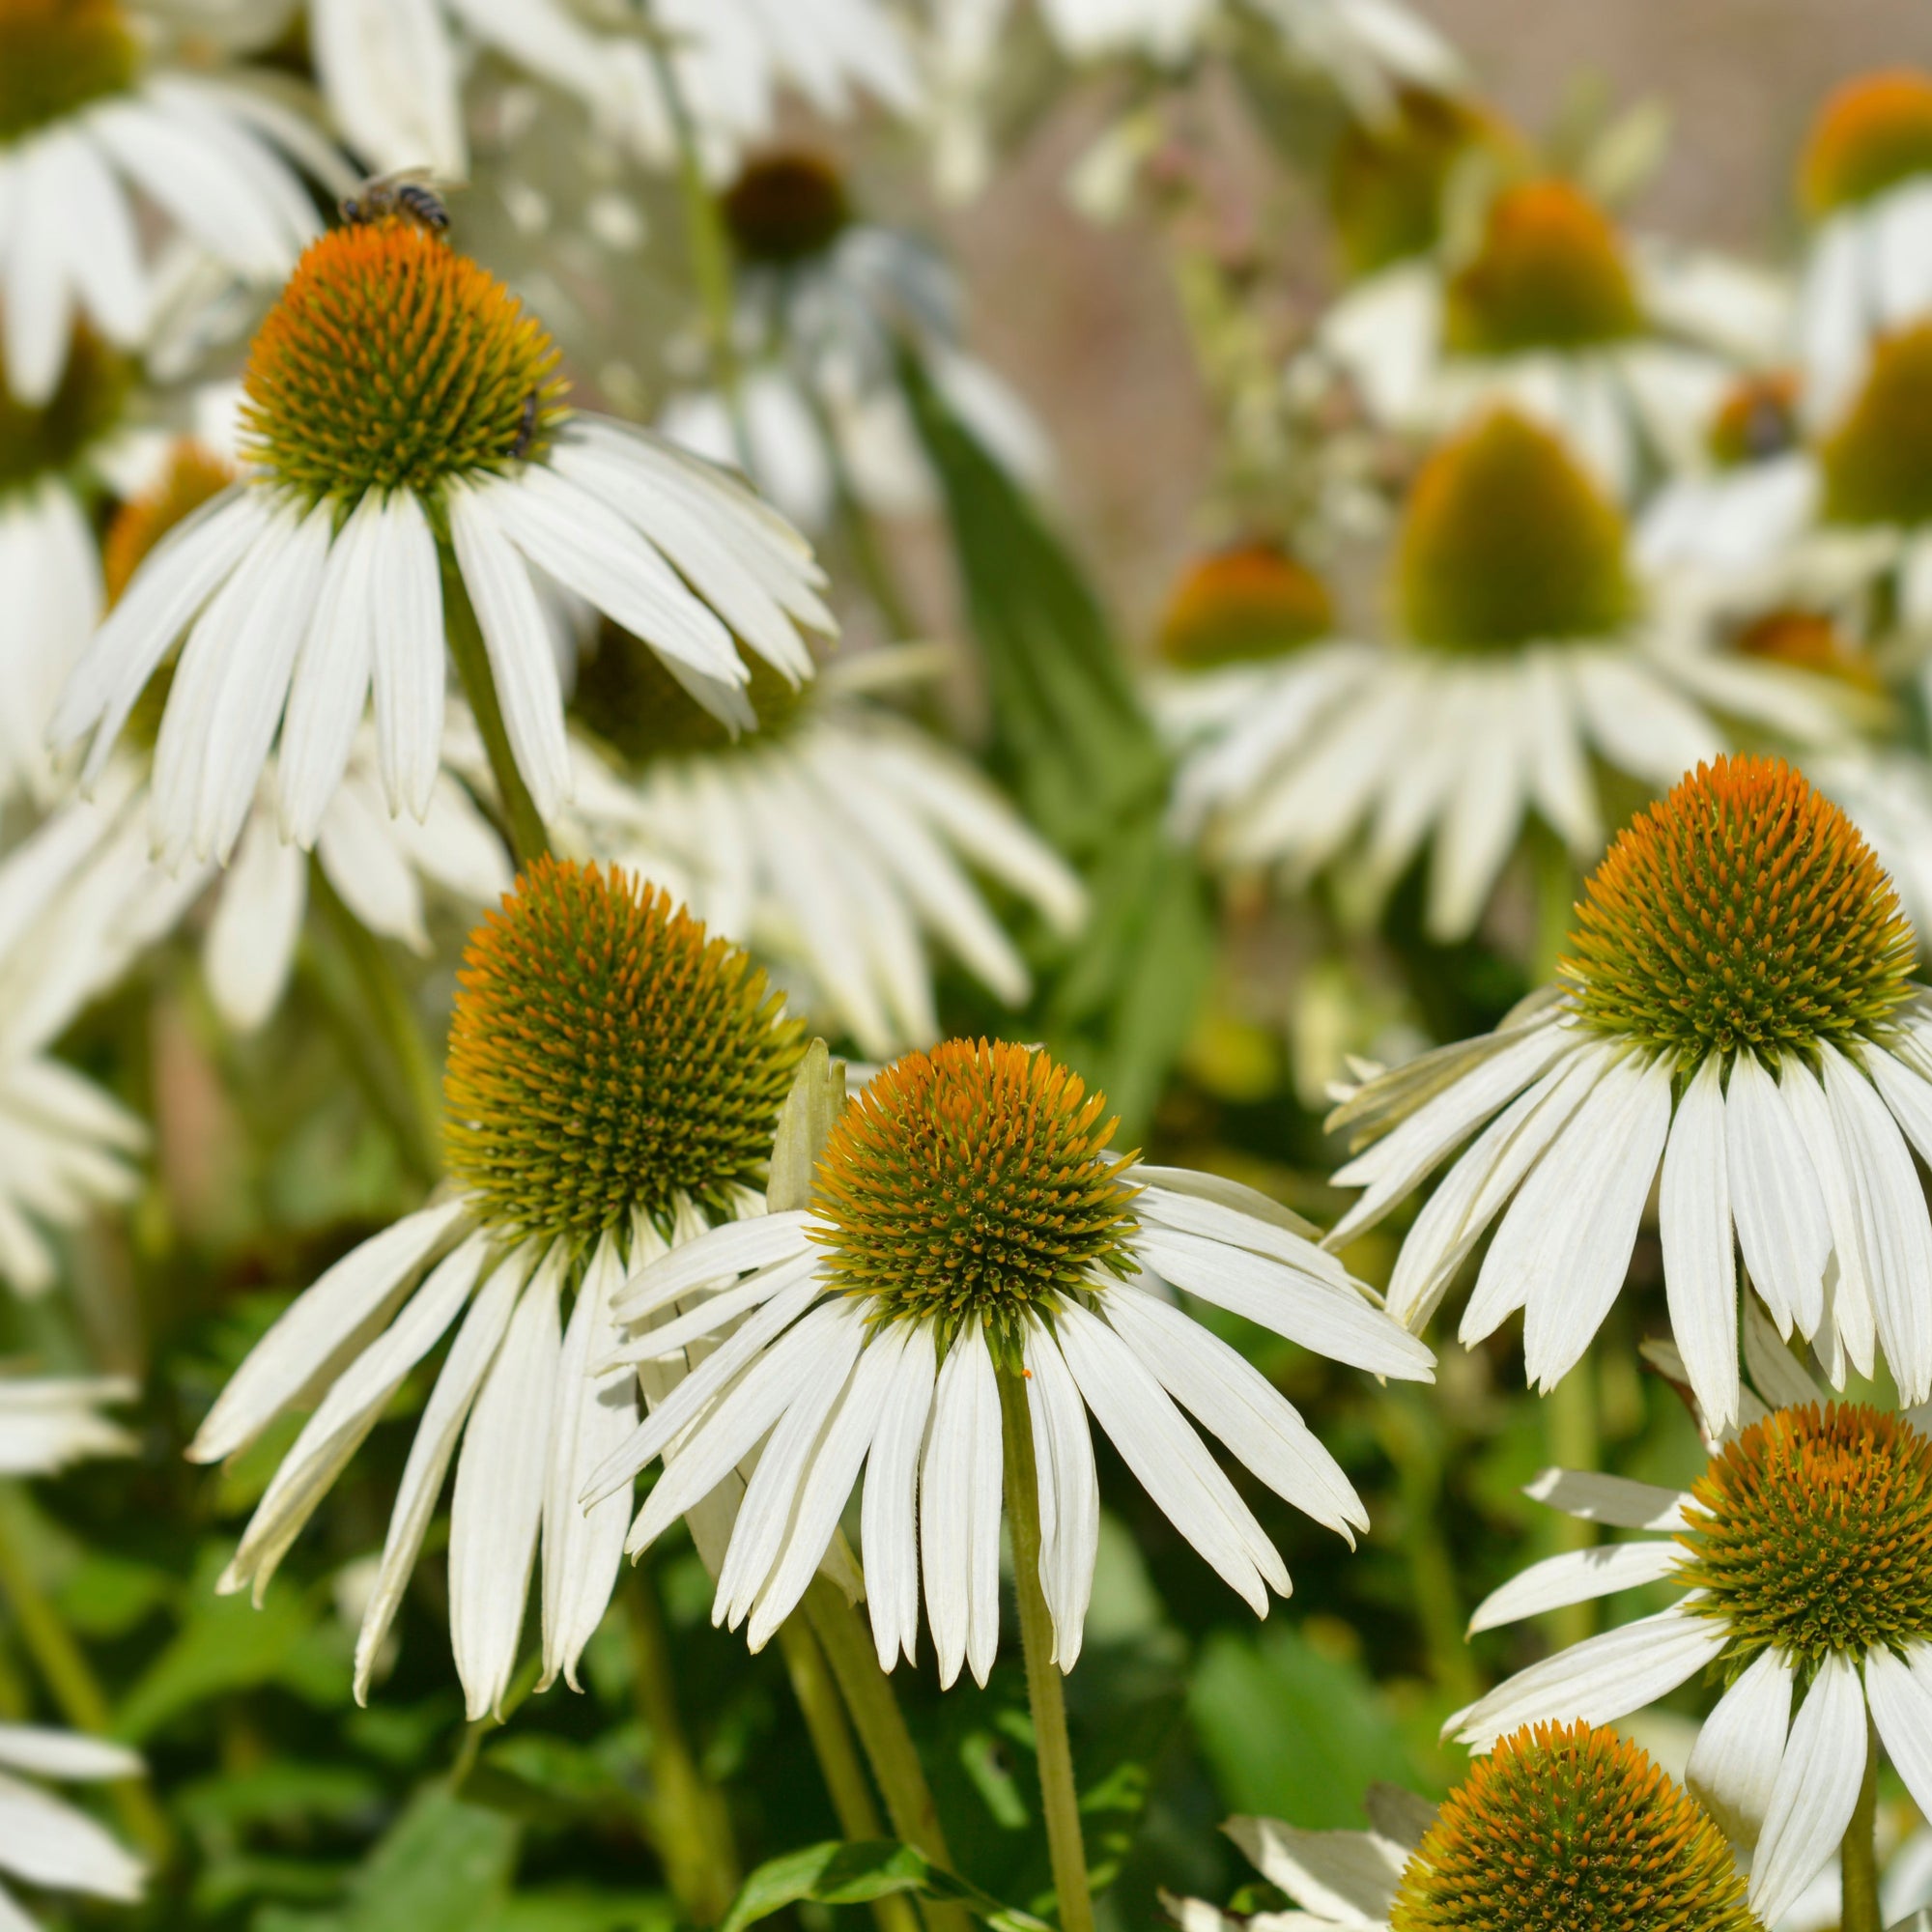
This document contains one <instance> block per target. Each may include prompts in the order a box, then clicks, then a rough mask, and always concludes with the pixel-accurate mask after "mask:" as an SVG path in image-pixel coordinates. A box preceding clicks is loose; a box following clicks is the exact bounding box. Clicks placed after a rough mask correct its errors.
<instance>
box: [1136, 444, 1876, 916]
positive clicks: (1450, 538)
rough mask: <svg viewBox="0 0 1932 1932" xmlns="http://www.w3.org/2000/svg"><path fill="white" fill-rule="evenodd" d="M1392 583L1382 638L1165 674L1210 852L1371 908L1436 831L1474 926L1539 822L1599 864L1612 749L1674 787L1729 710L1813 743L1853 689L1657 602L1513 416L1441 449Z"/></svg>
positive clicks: (1189, 817) (1413, 512)
mask: <svg viewBox="0 0 1932 1932" xmlns="http://www.w3.org/2000/svg"><path fill="white" fill-rule="evenodd" d="M1240 575H1241V578H1242V579H1246V578H1248V577H1250V576H1253V575H1256V573H1252V572H1250V571H1248V570H1247V568H1246V566H1245V564H1243V566H1242V567H1241V572H1240ZM1391 580H1392V581H1391V582H1390V584H1389V586H1388V590H1389V597H1388V602H1389V606H1390V612H1389V616H1390V622H1389V635H1388V637H1387V639H1386V641H1385V642H1384V643H1382V644H1379V645H1372V644H1369V643H1365V642H1356V641H1352V640H1349V639H1333V638H1331V639H1326V640H1323V641H1321V642H1316V643H1303V644H1301V645H1299V646H1298V647H1297V648H1296V649H1295V650H1294V651H1293V654H1292V655H1283V656H1278V657H1277V659H1276V660H1275V661H1274V662H1272V663H1267V664H1231V665H1228V666H1226V667H1224V668H1220V669H1217V670H1212V671H1208V672H1205V673H1202V674H1199V675H1197V676H1192V677H1185V678H1183V677H1179V676H1177V677H1172V678H1170V679H1169V680H1168V681H1167V685H1166V687H1165V688H1164V689H1163V691H1162V693H1161V695H1160V702H1161V708H1162V712H1163V715H1164V717H1165V718H1166V719H1167V721H1168V723H1169V725H1170V726H1171V727H1172V729H1173V731H1174V734H1175V735H1176V736H1177V737H1178V738H1180V739H1182V740H1183V741H1187V743H1188V750H1187V753H1186V755H1185V757H1184V758H1183V760H1182V763H1181V766H1180V769H1179V775H1178V778H1177V781H1176V802H1175V811H1176V817H1177V820H1178V822H1179V826H1180V828H1181V829H1182V830H1183V831H1185V832H1190V833H1194V832H1198V833H1199V834H1200V836H1201V837H1202V838H1203V840H1204V844H1205V847H1206V850H1207V853H1208V857H1209V858H1210V860H1212V861H1213V862H1214V863H1215V864H1217V865H1218V866H1220V867H1226V868H1231V869H1236V870H1238V869H1253V868H1261V867H1267V868H1271V869H1273V870H1275V871H1277V872H1278V873H1279V875H1280V876H1281V878H1282V880H1283V882H1284V884H1286V885H1287V886H1288V887H1289V888H1290V889H1291V890H1298V889H1300V888H1302V887H1304V886H1305V885H1307V884H1308V883H1309V881H1310V880H1312V879H1313V878H1314V877H1316V876H1317V875H1318V874H1321V873H1323V872H1327V873H1329V874H1330V875H1334V876H1339V877H1341V878H1343V879H1345V880H1346V883H1347V886H1348V888H1349V890H1350V893H1351V895H1354V897H1355V900H1356V902H1357V903H1374V902H1377V901H1378V900H1380V899H1381V898H1383V897H1385V895H1387V894H1388V892H1389V891H1390V890H1391V889H1392V888H1393V887H1394V885H1395V884H1396V882H1397V881H1398V880H1399V879H1400V878H1401V877H1402V876H1403V874H1404V873H1405V872H1406V870H1407V869H1408V867H1410V866H1411V865H1412V864H1414V862H1415V861H1416V859H1417V857H1418V856H1419V854H1420V853H1421V852H1422V851H1423V848H1424V847H1425V846H1428V847H1430V854H1429V868H1428V882H1427V886H1428V896H1427V906H1426V911H1427V919H1428V923H1429V929H1430V931H1431V932H1432V934H1433V935H1435V937H1437V938H1439V939H1443V940H1456V939H1461V938H1463V937H1465V936H1466V935H1467V934H1468V933H1470V932H1471V931H1472V930H1473V929H1474V928H1475V926H1476V923H1477V922H1478V920H1479V919H1480V917H1481V916H1482V913H1483V911H1484V909H1485V907H1486V906H1487V905H1488V904H1489V902H1490V899H1491V895H1492V893H1493V892H1494V890H1495V888H1496V885H1497V882H1498V880H1499V879H1500V878H1501V876H1502V874H1503V872H1504V868H1505V867H1507V865H1508V863H1509V861H1510V859H1511V857H1512V855H1513V854H1514V852H1515V851H1516V849H1517V846H1518V842H1519V838H1520V835H1521V833H1522V830H1523V827H1524V824H1525V822H1526V820H1527V819H1528V818H1529V817H1530V816H1531V815H1532V814H1534V816H1535V817H1537V818H1538V819H1540V820H1542V821H1543V822H1544V823H1545V824H1546V825H1548V827H1549V828H1550V829H1551V830H1552V831H1554V832H1555V833H1556V834H1557V835H1558V836H1559V837H1560V838H1562V840H1563V842H1564V844H1565V845H1566V846H1567V848H1568V849H1569V851H1570V853H1571V855H1572V857H1573V859H1574V860H1575V861H1576V862H1577V865H1578V866H1584V865H1588V864H1590V863H1591V862H1593V861H1594V860H1595V859H1596V858H1597V857H1598V855H1599V854H1600V853H1601V852H1602V851H1603V848H1604V837H1605V823H1604V821H1605V812H1604V809H1603V804H1602V791H1603V782H1602V780H1601V779H1600V777H1599V775H1598V767H1599V765H1600V764H1601V765H1603V766H1607V767H1608V768H1610V769H1611V770H1613V771H1616V772H1621V773H1623V774H1626V775H1627V776H1628V777H1631V778H1634V779H1636V780H1638V781H1640V782H1642V783H1643V784H1644V785H1646V786H1647V787H1655V788H1662V787H1663V786H1665V785H1668V784H1671V783H1674V782H1675V781H1676V780H1677V779H1678V778H1679V777H1681V776H1682V774H1683V773H1684V772H1685V771H1686V770H1687V769H1689V768H1690V766H1691V765H1694V764H1695V763H1697V762H1698V760H1700V759H1704V758H1709V757H1712V756H1715V755H1717V753H1719V751H1720V750H1721V749H1722V747H1723V744H1724V742H1725V738H1726V736H1727V733H1728V732H1729V730H1730V729H1732V728H1733V721H1749V722H1751V723H1754V724H1756V725H1759V726H1760V727H1763V728H1768V729H1775V730H1777V731H1779V732H1780V733H1781V734H1786V735H1791V736H1794V737H1795V739H1796V741H1797V742H1800V743H1807V742H1810V741H1812V740H1813V739H1815V738H1816V737H1817V736H1818V735H1819V733H1820V732H1821V731H1823V730H1824V729H1826V728H1827V721H1828V720H1833V719H1834V718H1836V717H1837V716H1838V713H1839V710H1840V709H1841V708H1842V706H1843V704H1844V702H1845V701H1846V696H1845V694H1844V693H1843V691H1842V690H1841V689H1837V688H1834V687H1833V686H1832V685H1831V684H1828V683H1827V682H1826V681H1824V680H1823V679H1820V678H1817V677H1814V676H1811V675H1809V674H1807V673H1806V672H1804V671H1801V670H1798V669H1795V668H1792V667H1790V666H1788V665H1782V664H1776V663H1773V662H1770V661H1766V660H1751V659H1743V658H1739V657H1738V656H1736V655H1735V654H1732V653H1720V652H1719V651H1718V650H1716V649H1714V648H1711V647H1710V646H1709V645H1708V644H1707V643H1705V642H1704V641H1702V640H1700V639H1698V638H1696V637H1690V636H1687V635H1686V634H1685V631H1684V628H1683V627H1682V626H1681V625H1679V624H1677V623H1676V622H1675V621H1673V620H1672V618H1671V616H1670V613H1669V611H1667V610H1665V609H1662V608H1659V609H1653V608H1651V606H1652V600H1651V599H1650V598H1649V597H1648V595H1647V586H1646V585H1645V583H1644V582H1643V581H1642V579H1641V576H1640V573H1639V572H1638V570H1637V568H1636V566H1635V563H1634V558H1633V556H1632V554H1631V546H1630V541H1629V531H1628V528H1627V526H1626V524H1625V520H1624V517H1623V515H1622V513H1621V511H1620V510H1619V509H1618V508H1617V506H1616V504H1615V503H1614V502H1613V501H1612V500H1611V498H1610V497H1609V496H1608V494H1607V493H1606V492H1605V490H1604V489H1603V488H1602V487H1601V485H1600V484H1599V483H1598V482H1597V481H1596V479H1595V478H1594V476H1593V475H1592V474H1591V473H1590V471H1589V470H1588V469H1586V468H1585V467H1584V465H1583V464H1582V463H1581V462H1580V461H1579V460H1578V458H1577V454H1576V452H1575V450H1574V449H1573V448H1572V447H1570V446H1569V445H1568V444H1567V443H1566V442H1565V441H1564V440H1563V439H1562V438H1561V437H1559V436H1558V435H1556V434H1555V433H1554V432H1553V431H1551V430H1550V429H1548V427H1546V426H1545V425H1544V424H1543V423H1541V422H1540V421H1538V420H1536V419H1534V418H1532V417H1531V416H1528V415H1525V414H1523V413H1522V412H1519V411H1517V410H1514V409H1508V408H1498V409H1494V410H1492V411H1490V412H1487V413H1486V414H1484V415H1482V416H1480V417H1478V418H1477V419H1476V420H1475V421H1473V422H1471V423H1469V424H1468V425H1466V426H1465V427H1464V428H1463V430H1462V431H1460V432H1459V433H1458V434H1457V435H1455V436H1453V437H1451V438H1449V439H1447V440H1445V441H1443V442H1442V443H1440V444H1439V445H1437V446H1436V447H1435V449H1434V450H1433V451H1432V452H1431V453H1430V455H1429V456H1428V458H1427V459H1426V461H1425V462H1424V463H1423V465H1422V467H1421V469H1420V470H1419V472H1418V474H1417V476H1416V478H1415V481H1414V483H1413V485H1412V487H1411V490H1410V494H1409V499H1408V502H1407V504H1406V509H1405V513H1404V519H1403V523H1402V526H1401V528H1400V530H1399V532H1398V535H1397V539H1396V544H1395V551H1394V556H1393V559H1392V570H1391ZM1210 582H1211V580H1210ZM1274 583H1275V585H1276V586H1277V588H1276V593H1275V594H1277V595H1279V592H1280V590H1281V589H1283V588H1285V587H1286V586H1285V585H1283V584H1282V582H1281V576H1280V573H1279V572H1276V573H1274ZM1183 594H1185V593H1183ZM1201 601H1202V602H1203V603H1204V604H1206V605H1208V608H1209V609H1210V610H1211V609H1212V600H1211V599H1208V598H1203V599H1202V600H1201ZM1306 603H1307V605H1308V606H1309V608H1310V609H1311V611H1312V608H1313V600H1312V599H1307V600H1306ZM1285 614H1286V613H1284V615H1285ZM1204 628H1208V627H1207V626H1204Z"/></svg>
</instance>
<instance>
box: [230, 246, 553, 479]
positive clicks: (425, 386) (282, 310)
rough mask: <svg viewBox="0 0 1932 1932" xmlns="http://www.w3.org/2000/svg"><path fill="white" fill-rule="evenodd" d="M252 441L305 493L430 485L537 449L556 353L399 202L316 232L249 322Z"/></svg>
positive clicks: (547, 427) (483, 275) (268, 467)
mask: <svg viewBox="0 0 1932 1932" xmlns="http://www.w3.org/2000/svg"><path fill="white" fill-rule="evenodd" d="M242 385H243V389H244V391H245V400H244V401H243V404H242V409H241V425H242V431H243V435H244V442H245V453H246V454H247V456H248V457H249V459H250V460H251V461H252V462H253V463H255V464H256V465H258V466H259V467H260V468H261V469H263V470H265V471H266V472H267V473H268V475H269V476H270V478H272V479H273V480H274V481H275V482H276V483H279V484H281V485H283V486H285V487H286V488H288V489H291V490H293V491H296V492H297V493H298V494H299V495H300V496H302V497H306V498H307V499H308V500H310V501H311V502H323V501H325V500H328V499H331V498H333V499H335V500H338V501H342V502H349V503H353V502H355V500H356V499H358V498H359V497H362V496H363V495H364V494H365V493H366V492H367V491H370V490H384V491H389V490H410V491H413V492H416V493H418V494H429V493H433V492H434V491H435V490H436V487H437V486H438V485H439V484H440V483H441V482H443V481H444V480H445V479H447V478H449V477H451V476H459V475H463V474H466V473H469V472H471V471H476V470H500V469H506V468H507V467H508V466H509V465H510V464H511V463H512V462H514V461H516V460H518V459H519V458H520V457H523V456H532V455H539V454H541V453H542V451H543V449H544V447H545V444H546V443H547V441H548V440H549V438H550V436H551V435H552V434H553V433H554V430H555V428H556V425H557V423H558V422H559V421H560V420H561V417H562V414H563V408H562V397H563V384H562V381H561V379H560V378H559V377H558V375H557V352H556V349H555V347H554V344H553V343H552V341H551V339H550V337H549V336H548V335H547V334H546V333H545V332H544V328H543V325H542V324H541V323H539V322H538V321H537V320H536V319H535V318H534V317H533V316H530V315H527V314H526V313H525V311H524V309H523V307H522V305H521V304H520V303H519V302H518V300H517V298H515V297H514V296H513V295H511V293H510V292H509V290H508V289H506V288H505V287H504V286H503V284H502V283H501V282H499V281H498V280H497V278H496V276H494V275H493V274H491V273H489V271H488V270H484V269H480V268H478V267H477V265H476V264H475V263H474V262H472V261H470V260H469V257H468V256H467V255H461V254H459V253H458V252H457V251H456V250H455V249H454V248H452V247H451V246H450V245H449V244H448V242H447V241H444V240H443V239H442V238H441V237H440V235H435V234H432V233H430V232H429V231H428V230H427V229H424V228H422V227H420V226H418V225H417V224H416V223H415V222H412V221H407V220H404V219H402V218H401V217H399V216H389V217H387V218H385V219H384V220H381V221H372V222H363V223H358V224H356V225H355V226H352V227H348V228H337V229H333V230H331V231H330V232H329V233H328V234H327V235H325V236H323V237H322V238H321V239H320V240H319V241H314V242H311V243H310V245H309V247H308V248H307V249H306V250H305V251H304V253H303V255H302V258H301V260H300V261H298V263H297V264H296V269H295V273H294V274H293V275H291V276H290V277H289V281H288V286H287V287H286V288H285V289H283V291H282V294H281V298H280V299H279V300H278V301H277V302H276V303H275V306H274V307H273V308H272V309H270V312H269V315H268V318H267V320H266V321H264V323H263V324H262V327H261V329H260V330H259V332H258V333H257V334H256V337H255V342H254V346H253V348H252V349H251V350H250V351H249V355H248V367H247V370H246V373H245V374H244V376H243V378H242Z"/></svg>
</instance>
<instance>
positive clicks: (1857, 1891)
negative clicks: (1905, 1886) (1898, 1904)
mask: <svg viewBox="0 0 1932 1932" xmlns="http://www.w3.org/2000/svg"><path fill="white" fill-rule="evenodd" d="M1839 1858H1840V1860H1841V1862H1842V1866H1843V1870H1844V1890H1843V1893H1842V1896H1841V1902H1840V1905H1839V1911H1838V1923H1839V1926H1840V1928H1841V1932H1880V1926H1881V1923H1882V1919H1881V1915H1880V1912H1879V1902H1878V1733H1877V1731H1876V1730H1875V1729H1873V1727H1872V1724H1871V1720H1870V1719H1866V1720H1865V1776H1864V1782H1863V1783H1862V1784H1861V1785H1860V1786H1859V1802H1858V1804H1857V1805H1856V1806H1854V1808H1853V1811H1852V1822H1851V1824H1850V1825H1848V1826H1847V1827H1846V1828H1845V1842H1844V1846H1843V1849H1842V1850H1841V1852H1840V1853H1839Z"/></svg>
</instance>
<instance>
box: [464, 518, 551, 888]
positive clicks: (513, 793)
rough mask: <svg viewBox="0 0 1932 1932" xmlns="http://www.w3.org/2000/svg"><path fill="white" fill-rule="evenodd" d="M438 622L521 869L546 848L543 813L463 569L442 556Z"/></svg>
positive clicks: (546, 849) (540, 854) (514, 855)
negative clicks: (516, 744) (506, 714)
mask: <svg viewBox="0 0 1932 1932" xmlns="http://www.w3.org/2000/svg"><path fill="white" fill-rule="evenodd" d="M442 621H443V628H444V631H445V632H446V634H447V636H448V639H449V654H450V656H451V657H452V658H453V659H455V661H456V674H457V676H458V677H459V678H461V679H462V681H463V695H464V696H465V697H467V698H468V699H469V709H470V711H471V712H472V713H473V714H474V716H475V719H476V729H477V732H478V734H479V735H480V736H481V737H482V740H483V750H484V752H485V753H487V754H488V755H489V759H490V776H491V777H492V778H494V779H495V780H496V781H497V797H498V799H499V800H500V801H501V802H502V809H503V818H504V821H505V823H506V824H507V826H508V828H509V834H510V851H511V855H512V856H513V857H514V858H515V860H516V862H517V865H518V867H519V868H520V869H521V868H522V867H525V866H527V865H528V864H529V863H530V861H531V860H532V859H541V858H542V857H543V856H544V855H545V854H546V853H547V852H548V851H549V850H550V834H549V833H548V832H546V831H545V830H544V822H543V814H542V813H541V812H540V811H538V810H537V807H536V801H535V800H534V799H533V798H531V796H530V788H529V786H528V785H526V783H525V782H524V775H523V773H522V772H521V771H519V770H518V769H517V758H516V753H514V752H512V751H511V749H510V734H509V731H508V730H507V729H506V728H505V726H504V724H503V707H502V706H501V705H500V704H498V703H497V681H496V679H495V678H494V677H492V676H491V674H490V653H489V650H488V649H487V648H486V646H485V645H484V642H483V632H482V628H481V626H479V625H478V623H477V622H476V612H475V611H474V610H473V609H472V608H471V607H470V603H469V591H467V590H466V589H465V588H464V587H463V573H462V572H461V571H460V570H458V569H457V568H456V567H455V565H454V564H452V563H451V562H450V561H449V559H448V558H447V557H445V558H444V559H443V565H442Z"/></svg>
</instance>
